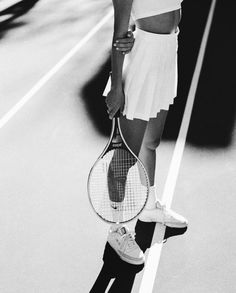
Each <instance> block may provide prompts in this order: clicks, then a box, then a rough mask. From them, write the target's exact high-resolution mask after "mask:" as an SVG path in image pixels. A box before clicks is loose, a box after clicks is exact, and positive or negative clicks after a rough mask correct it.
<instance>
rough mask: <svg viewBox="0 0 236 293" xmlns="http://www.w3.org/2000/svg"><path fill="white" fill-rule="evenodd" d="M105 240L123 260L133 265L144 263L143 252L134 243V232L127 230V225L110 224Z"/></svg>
mask: <svg viewBox="0 0 236 293" xmlns="http://www.w3.org/2000/svg"><path fill="white" fill-rule="evenodd" d="M107 241H108V243H109V244H110V245H111V247H112V248H113V249H114V250H115V251H116V253H117V254H118V255H119V257H120V258H121V259H122V260H123V261H126V262H128V263H130V264H133V265H141V264H143V263H144V261H145V256H144V253H143V251H142V250H141V249H140V248H139V246H138V244H137V243H136V241H135V239H134V233H131V232H129V230H128V228H127V227H125V226H118V225H113V226H111V228H110V230H109V234H108V239H107Z"/></svg>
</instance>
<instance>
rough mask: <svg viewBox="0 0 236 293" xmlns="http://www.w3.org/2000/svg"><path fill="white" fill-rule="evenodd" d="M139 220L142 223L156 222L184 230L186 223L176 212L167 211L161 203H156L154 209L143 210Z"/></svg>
mask: <svg viewBox="0 0 236 293" xmlns="http://www.w3.org/2000/svg"><path fill="white" fill-rule="evenodd" d="M139 219H140V220H141V221H143V222H157V223H161V224H163V225H165V226H168V227H172V228H185V227H187V226H188V221H187V220H186V219H185V218H184V217H183V216H181V215H179V214H177V213H176V212H174V211H172V210H171V209H168V208H167V207H166V206H165V205H164V204H162V203H161V201H159V200H158V201H157V202H156V208H154V209H145V208H144V210H143V211H142V213H141V215H140V216H139Z"/></svg>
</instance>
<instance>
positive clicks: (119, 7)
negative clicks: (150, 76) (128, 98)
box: [106, 0, 133, 119]
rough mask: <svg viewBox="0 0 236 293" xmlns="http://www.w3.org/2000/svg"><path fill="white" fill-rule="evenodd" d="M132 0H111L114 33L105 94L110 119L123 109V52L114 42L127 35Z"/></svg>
mask: <svg viewBox="0 0 236 293" xmlns="http://www.w3.org/2000/svg"><path fill="white" fill-rule="evenodd" d="M132 2H133V0H113V6H114V33H113V40H112V44H113V45H112V55H111V66H112V76H111V90H110V92H109V93H108V95H107V98H106V104H107V108H108V111H107V112H108V114H109V118H110V119H112V118H113V117H114V115H115V113H116V112H117V111H118V110H119V109H120V110H121V111H122V110H123V107H124V103H125V96H124V91H123V88H122V68H123V63H124V54H122V52H121V51H119V50H116V47H115V46H114V43H115V41H116V40H117V39H120V38H125V37H126V36H127V31H128V26H129V20H130V12H131V7H132Z"/></svg>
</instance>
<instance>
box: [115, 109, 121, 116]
mask: <svg viewBox="0 0 236 293" xmlns="http://www.w3.org/2000/svg"><path fill="white" fill-rule="evenodd" d="M119 117H120V109H119V110H118V111H117V112H116V114H115V116H114V118H119Z"/></svg>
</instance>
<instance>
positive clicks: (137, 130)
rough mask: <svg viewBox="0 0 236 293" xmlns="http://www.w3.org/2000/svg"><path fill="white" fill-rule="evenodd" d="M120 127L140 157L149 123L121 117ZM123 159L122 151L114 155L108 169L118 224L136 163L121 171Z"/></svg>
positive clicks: (130, 145) (110, 195)
mask: <svg viewBox="0 0 236 293" xmlns="http://www.w3.org/2000/svg"><path fill="white" fill-rule="evenodd" d="M120 126H121V131H122V134H123V136H124V139H125V141H126V143H127V144H128V146H129V147H130V149H131V150H132V151H133V152H134V153H135V154H136V155H137V156H138V153H139V151H140V148H141V144H142V140H143V136H144V133H145V130H146V126H147V121H143V120H139V119H134V120H128V119H126V117H124V116H121V117H120ZM123 157H124V158H125V154H124V155H123V154H122V150H117V151H116V152H115V153H114V155H113V158H112V161H111V163H110V165H109V169H108V190H109V197H110V200H111V207H112V217H113V220H114V221H115V222H117V223H118V222H121V221H122V220H123V218H122V216H123V214H122V209H123V200H124V196H125V184H126V176H127V173H128V171H129V168H130V167H132V165H133V164H135V161H134V162H130V165H127V166H126V168H127V170H125V169H122V170H119V160H122V158H123Z"/></svg>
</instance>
